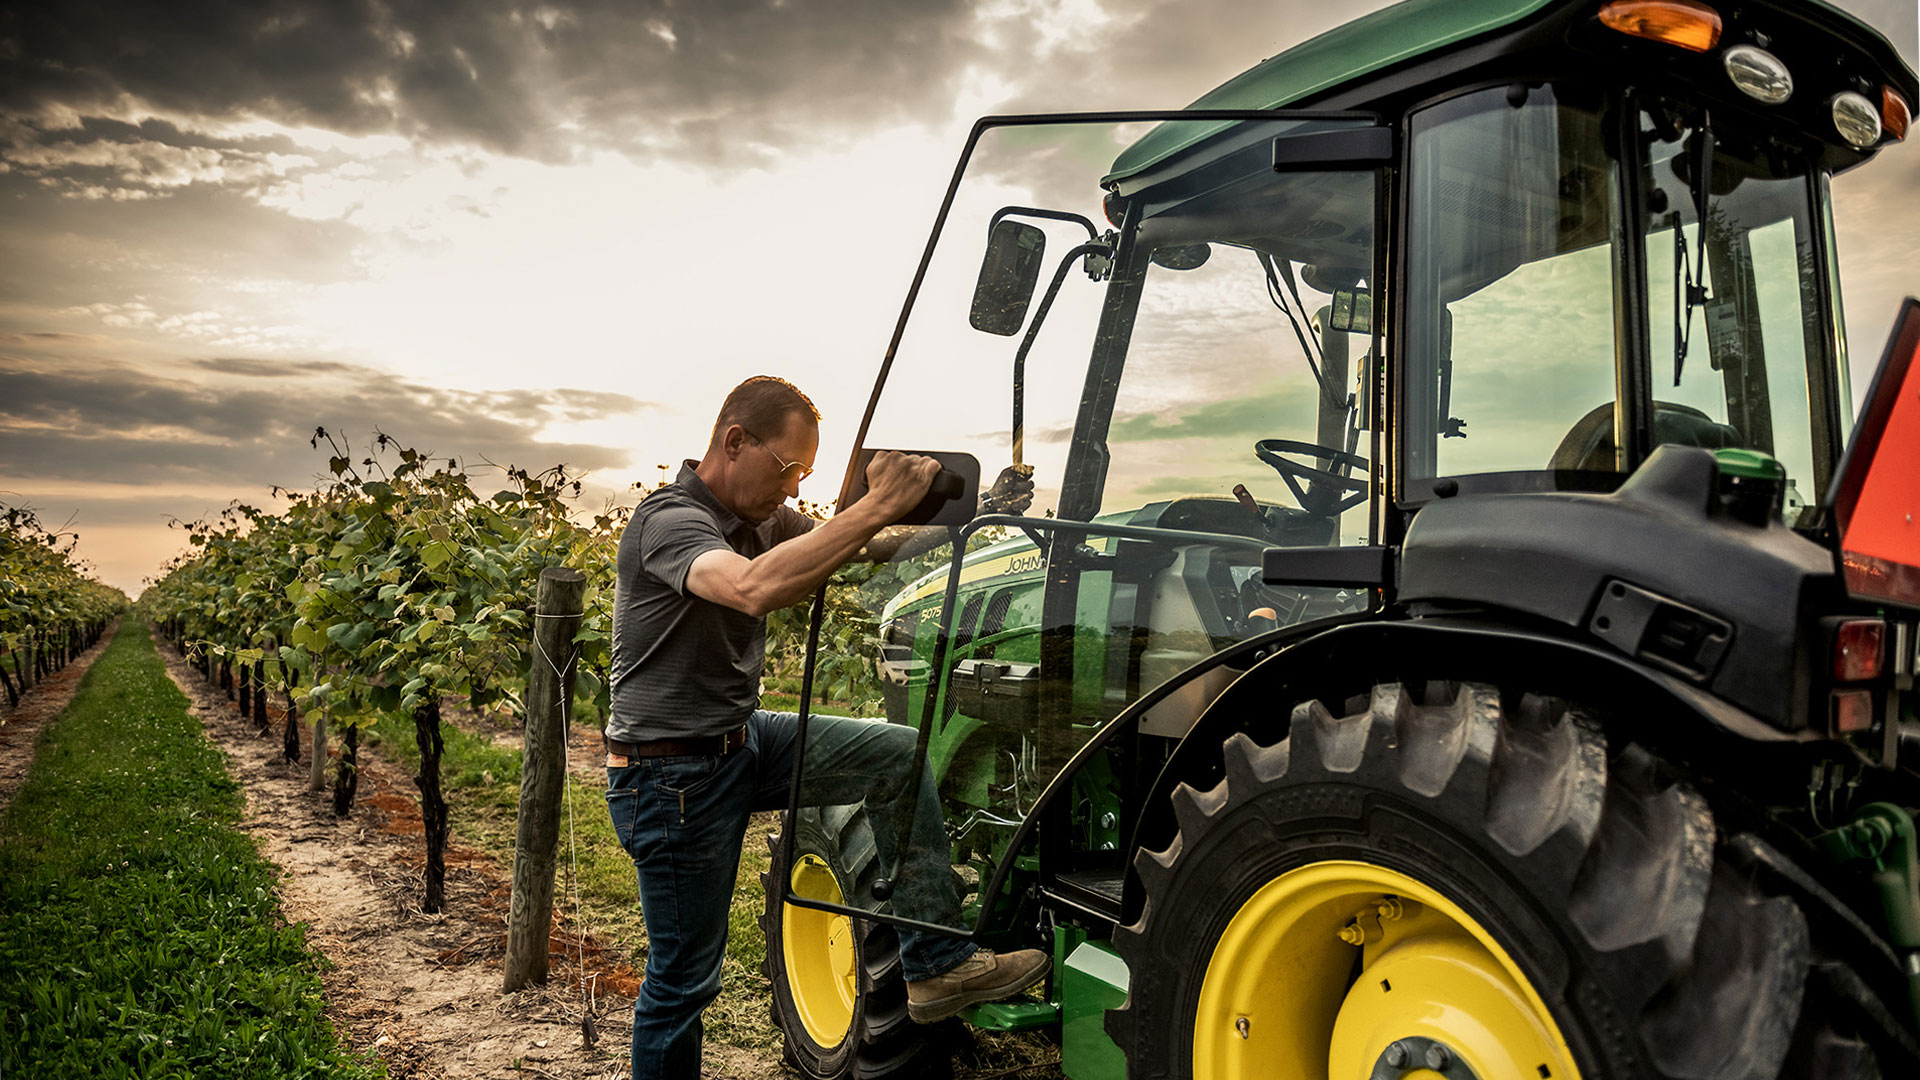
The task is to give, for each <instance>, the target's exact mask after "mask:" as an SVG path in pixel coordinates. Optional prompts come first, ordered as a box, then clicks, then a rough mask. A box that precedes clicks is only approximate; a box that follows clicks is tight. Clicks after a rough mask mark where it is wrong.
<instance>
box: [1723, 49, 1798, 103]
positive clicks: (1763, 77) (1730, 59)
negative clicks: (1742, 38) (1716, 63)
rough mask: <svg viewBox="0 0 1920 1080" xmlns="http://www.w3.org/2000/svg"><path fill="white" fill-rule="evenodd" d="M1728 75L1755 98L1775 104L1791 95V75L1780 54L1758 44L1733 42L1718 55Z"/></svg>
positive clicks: (1742, 89) (1734, 82) (1744, 92)
mask: <svg viewBox="0 0 1920 1080" xmlns="http://www.w3.org/2000/svg"><path fill="white" fill-rule="evenodd" d="M1720 63H1721V65H1722V66H1723V67H1725V68H1726V69H1727V78H1729V79H1732V80H1733V85H1735V86H1737V87H1739V88H1740V92H1741V93H1743V94H1745V95H1747V96H1748V97H1750V98H1753V99H1754V100H1755V101H1760V102H1764V103H1766V104H1768V105H1778V104H1780V103H1781V102H1783V101H1785V100H1787V99H1788V98H1790V97H1792V96H1793V75H1792V73H1790V72H1789V71H1787V65H1786V64H1784V63H1782V62H1781V61H1780V58H1779V57H1777V56H1775V55H1773V54H1772V53H1770V52H1768V51H1767V50H1765V49H1763V48H1761V47H1760V46H1758V45H1735V46H1734V47H1733V48H1731V49H1728V50H1727V51H1726V53H1725V54H1723V55H1722V56H1721V57H1720Z"/></svg>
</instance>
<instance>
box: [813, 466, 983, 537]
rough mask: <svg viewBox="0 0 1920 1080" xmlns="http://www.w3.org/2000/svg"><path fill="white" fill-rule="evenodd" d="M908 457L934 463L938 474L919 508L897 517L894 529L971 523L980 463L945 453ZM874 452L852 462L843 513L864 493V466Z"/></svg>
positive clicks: (975, 505) (865, 476)
mask: <svg viewBox="0 0 1920 1080" xmlns="http://www.w3.org/2000/svg"><path fill="white" fill-rule="evenodd" d="M905 452H906V453H909V454H919V455H921V456H923V457H930V458H935V459H938V460H939V462H940V472H939V474H938V475H936V476H935V477H934V478H933V487H932V488H931V489H930V490H928V492H927V497H926V498H924V499H922V500H920V505H918V506H916V507H914V508H913V509H911V510H909V511H907V512H906V513H905V514H903V515H901V517H900V519H899V520H898V521H895V522H893V524H895V525H965V524H966V523H967V522H969V521H972V520H973V519H974V516H975V514H976V512H977V510H978V503H979V501H980V461H979V459H978V458H975V457H974V456H973V455H972V454H968V453H965V452H960V451H945V450H908V451H905ZM876 453H879V451H878V450H874V449H864V450H861V451H860V455H859V457H857V458H856V459H855V460H854V467H853V476H852V477H850V478H849V479H848V482H847V493H846V496H845V497H844V498H842V499H841V500H840V509H842V510H845V509H846V508H847V507H849V506H852V505H853V504H854V503H857V502H859V501H860V499H861V498H862V497H863V496H865V495H866V493H867V463H868V462H870V461H872V460H873V455H874V454H876Z"/></svg>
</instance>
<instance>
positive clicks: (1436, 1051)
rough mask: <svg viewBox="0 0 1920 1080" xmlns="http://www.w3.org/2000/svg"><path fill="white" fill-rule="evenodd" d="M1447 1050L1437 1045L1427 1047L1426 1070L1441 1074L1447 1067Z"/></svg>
mask: <svg viewBox="0 0 1920 1080" xmlns="http://www.w3.org/2000/svg"><path fill="white" fill-rule="evenodd" d="M1447 1061H1448V1058H1447V1048H1446V1047H1444V1046H1441V1045H1440V1044H1439V1043H1434V1044H1433V1045H1432V1046H1429V1047H1427V1068H1429V1069H1432V1070H1433V1071H1434V1072H1441V1071H1443V1070H1444V1069H1446V1067H1447Z"/></svg>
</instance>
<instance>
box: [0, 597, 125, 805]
mask: <svg viewBox="0 0 1920 1080" xmlns="http://www.w3.org/2000/svg"><path fill="white" fill-rule="evenodd" d="M119 629H120V624H119V623H118V622H117V621H116V622H115V623H114V624H113V625H112V626H109V627H107V632H106V633H104V634H101V635H100V640H99V641H96V642H94V643H93V647H92V648H90V649H88V650H87V651H86V652H83V653H81V654H80V655H79V656H78V657H76V658H74V660H73V662H72V663H70V664H68V665H67V666H66V667H64V668H61V669H60V670H59V671H57V672H54V673H53V674H52V675H49V676H47V678H46V679H44V680H42V681H41V682H39V683H36V684H34V686H33V687H31V688H30V689H28V690H27V692H26V693H24V694H21V695H20V703H19V704H18V705H14V706H12V707H5V706H0V808H4V807H5V806H6V805H7V804H8V803H9V802H11V801H13V793H14V792H16V791H18V790H20V785H21V784H23V783H26V780H27V770H29V769H31V768H32V767H33V749H34V743H35V742H37V741H39V738H40V729H41V728H43V727H45V726H47V721H49V720H51V719H53V718H54V717H56V716H59V715H60V710H62V709H64V708H66V707H67V702H69V701H72V700H73V692H74V691H75V690H78V689H79V688H80V678H81V676H83V675H85V674H86V673H87V669H88V668H90V667H92V666H93V662H94V660H95V659H96V658H98V657H99V655H100V654H101V653H103V652H105V651H106V650H107V646H108V645H111V644H112V643H113V635H114V634H115V632H117V631H118V630H119ZM5 696H6V695H5V694H0V698H4V697H5Z"/></svg>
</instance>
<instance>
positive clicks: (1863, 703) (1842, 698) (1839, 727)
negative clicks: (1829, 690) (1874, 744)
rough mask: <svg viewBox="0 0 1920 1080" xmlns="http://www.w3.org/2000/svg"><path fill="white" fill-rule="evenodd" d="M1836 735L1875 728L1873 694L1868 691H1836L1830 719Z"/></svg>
mask: <svg viewBox="0 0 1920 1080" xmlns="http://www.w3.org/2000/svg"><path fill="white" fill-rule="evenodd" d="M1829 722H1830V723H1831V724H1832V725H1833V726H1832V731H1833V734H1835V735H1844V734H1847V733H1849V732H1855V731H1867V730H1870V729H1871V728H1872V727H1873V693H1872V692H1871V691H1868V690H1835V691H1834V692H1833V715H1832V716H1831V717H1830V718H1829Z"/></svg>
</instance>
